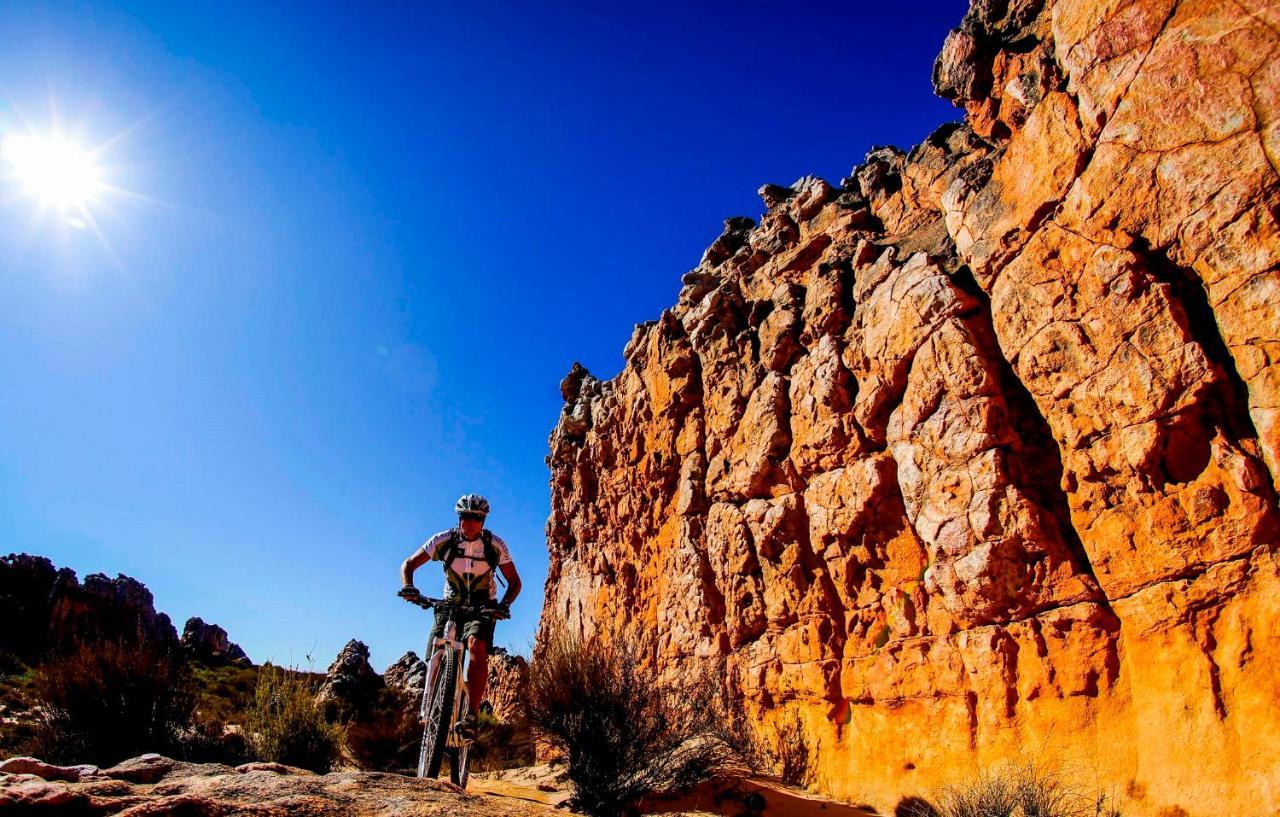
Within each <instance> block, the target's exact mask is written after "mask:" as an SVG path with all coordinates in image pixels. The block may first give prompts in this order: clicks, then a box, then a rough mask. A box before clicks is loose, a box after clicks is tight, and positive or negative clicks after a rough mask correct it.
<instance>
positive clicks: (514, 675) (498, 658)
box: [485, 647, 529, 725]
mask: <svg viewBox="0 0 1280 817" xmlns="http://www.w3.org/2000/svg"><path fill="white" fill-rule="evenodd" d="M528 690H529V662H528V661H526V660H525V659H524V657H523V656H519V655H512V654H511V653H509V652H507V651H506V650H504V649H502V648H501V647H497V648H495V649H494V651H493V654H492V655H490V656H489V688H488V690H487V692H486V693H485V697H486V698H487V699H488V701H489V704H490V706H492V707H493V716H494V717H495V718H497V719H498V720H499V721H501V722H502V723H509V724H515V725H523V724H524V723H525V700H526V697H527V695H528Z"/></svg>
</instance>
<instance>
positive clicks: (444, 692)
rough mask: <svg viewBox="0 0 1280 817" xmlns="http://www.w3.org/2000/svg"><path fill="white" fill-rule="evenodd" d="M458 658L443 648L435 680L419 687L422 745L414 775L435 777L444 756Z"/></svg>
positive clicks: (449, 725)
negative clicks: (420, 691)
mask: <svg viewBox="0 0 1280 817" xmlns="http://www.w3.org/2000/svg"><path fill="white" fill-rule="evenodd" d="M457 681H458V661H457V655H456V654H455V653H454V651H453V650H449V649H446V650H444V655H443V656H441V665H440V669H439V671H438V672H436V682H435V684H433V685H432V687H431V689H429V690H423V697H422V716H423V718H422V719H423V721H425V724H424V726H423V730H422V749H421V750H420V751H419V752H418V777H425V778H430V779H435V778H436V777H439V776H440V764H441V763H442V762H443V760H444V749H445V743H447V742H448V740H449V729H450V727H451V726H452V725H453V724H452V723H451V722H450V721H451V719H452V718H451V716H452V713H453V691H454V689H455V688H456V687H457Z"/></svg>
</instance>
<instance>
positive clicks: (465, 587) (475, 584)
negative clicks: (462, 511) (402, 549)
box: [418, 529, 512, 601]
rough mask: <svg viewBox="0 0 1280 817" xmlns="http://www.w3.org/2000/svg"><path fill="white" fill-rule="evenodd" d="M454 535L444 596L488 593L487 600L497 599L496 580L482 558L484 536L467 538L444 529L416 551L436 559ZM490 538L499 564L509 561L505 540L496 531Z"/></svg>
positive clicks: (483, 556)
mask: <svg viewBox="0 0 1280 817" xmlns="http://www.w3.org/2000/svg"><path fill="white" fill-rule="evenodd" d="M455 535H456V536H457V537H458V540H457V545H456V546H455V548H454V550H455V553H456V555H455V556H454V557H453V559H451V560H450V561H449V562H448V564H446V565H445V566H444V578H445V593H446V595H448V596H449V597H450V598H454V597H458V596H462V597H464V598H475V597H476V596H482V597H484V596H487V597H488V599H489V600H490V601H497V600H498V582H497V581H495V579H494V576H493V570H491V569H490V567H489V562H488V561H487V560H486V559H485V553H484V537H483V536H477V537H476V538H475V539H472V540H470V541H468V540H466V539H463V538H462V533H461V531H455V530H453V529H450V530H443V531H440V532H439V533H437V534H436V535H435V536H432V537H431V538H430V539H428V540H427V541H426V542H425V543H424V544H423V545H422V547H421V548H419V549H418V552H419V553H420V554H423V555H425V556H426V557H427V558H428V559H433V560H434V559H438V558H440V550H441V548H442V546H443V545H444V544H445V543H446V542H448V541H449V540H450V538H452V537H453V536H455ZM489 537H490V542H491V544H492V547H493V549H494V551H495V552H496V554H497V557H498V564H499V565H507V564H511V563H512V562H511V551H509V550H508V549H507V543H506V542H504V541H502V537H500V536H498V535H497V534H496V533H493V532H490V533H489Z"/></svg>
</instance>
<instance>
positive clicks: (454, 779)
mask: <svg viewBox="0 0 1280 817" xmlns="http://www.w3.org/2000/svg"><path fill="white" fill-rule="evenodd" d="M470 760H471V743H470V742H469V741H468V742H467V743H464V744H462V745H461V746H459V747H457V748H455V749H450V750H449V782H450V783H452V784H453V785H455V786H457V787H458V788H460V789H465V788H466V787H467V781H468V780H469V779H470V778H471V763H470Z"/></svg>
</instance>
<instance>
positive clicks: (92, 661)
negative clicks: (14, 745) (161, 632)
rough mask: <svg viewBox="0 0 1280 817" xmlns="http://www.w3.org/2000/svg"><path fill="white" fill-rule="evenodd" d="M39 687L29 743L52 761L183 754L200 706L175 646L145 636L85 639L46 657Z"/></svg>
mask: <svg viewBox="0 0 1280 817" xmlns="http://www.w3.org/2000/svg"><path fill="white" fill-rule="evenodd" d="M34 689H35V699H36V703H37V705H38V706H39V709H40V713H41V714H40V717H39V719H38V720H37V722H36V727H35V734H34V736H33V737H32V739H31V742H30V744H29V745H28V747H27V751H29V752H31V753H32V754H36V755H38V756H40V757H42V758H44V759H46V760H51V761H53V762H74V763H85V762H88V763H96V764H98V765H111V764H113V763H117V762H119V761H121V760H124V759H126V758H129V757H134V756H136V755H140V754H144V753H146V752H165V753H169V754H177V753H178V750H179V749H180V748H181V737H182V734H183V733H184V732H185V731H186V730H188V728H189V727H190V724H191V717H192V711H193V709H194V698H193V696H192V693H191V688H190V678H189V675H188V673H187V670H186V666H185V664H184V663H183V662H182V659H181V656H180V655H179V653H178V652H177V650H176V649H173V648H170V647H167V646H164V645H154V644H150V643H148V642H146V641H143V640H139V641H134V640H114V641H100V642H89V643H82V644H80V645H79V646H78V647H77V648H76V649H74V650H72V651H71V652H69V653H67V654H66V655H63V656H59V657H55V658H51V659H49V660H47V661H45V662H44V663H43V664H42V665H41V666H40V667H39V669H38V670H37V671H36V673H35V677H34Z"/></svg>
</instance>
